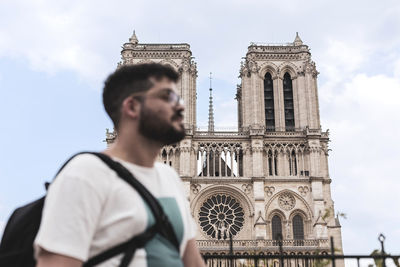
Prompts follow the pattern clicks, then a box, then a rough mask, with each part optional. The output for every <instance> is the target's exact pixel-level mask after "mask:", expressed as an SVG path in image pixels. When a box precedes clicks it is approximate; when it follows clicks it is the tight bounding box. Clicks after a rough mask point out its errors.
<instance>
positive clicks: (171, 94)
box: [132, 89, 184, 106]
mask: <svg viewBox="0 0 400 267" xmlns="http://www.w3.org/2000/svg"><path fill="white" fill-rule="evenodd" d="M132 96H133V97H144V96H146V97H155V98H160V99H162V100H164V101H165V102H168V103H170V104H173V105H174V106H176V105H182V106H183V104H184V101H183V99H182V98H181V97H180V96H179V95H178V94H177V93H176V92H175V91H172V90H170V89H164V90H160V91H158V92H157V93H154V94H148V95H146V92H143V93H137V94H132Z"/></svg>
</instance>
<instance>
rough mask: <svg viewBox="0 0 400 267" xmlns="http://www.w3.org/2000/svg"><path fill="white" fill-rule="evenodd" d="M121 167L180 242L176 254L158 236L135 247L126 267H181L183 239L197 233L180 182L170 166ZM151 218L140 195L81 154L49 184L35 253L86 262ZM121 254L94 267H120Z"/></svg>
mask: <svg viewBox="0 0 400 267" xmlns="http://www.w3.org/2000/svg"><path fill="white" fill-rule="evenodd" d="M115 160H117V161H119V162H120V163H122V164H123V165H124V166H125V167H126V168H127V169H128V170H129V171H131V172H132V174H133V175H134V176H135V177H136V178H137V179H138V180H139V181H140V182H141V183H142V184H143V185H144V186H145V187H146V188H147V189H148V190H149V191H150V192H151V193H152V194H153V196H155V197H156V198H157V199H158V200H159V202H160V203H161V205H162V207H163V209H164V212H165V213H166V214H167V216H168V218H169V220H170V222H171V224H172V226H173V228H174V230H175V234H176V236H177V238H178V241H179V244H180V252H179V255H178V252H177V251H176V249H175V248H174V246H173V245H172V244H171V243H170V242H169V241H167V240H166V239H165V238H164V237H162V236H160V235H159V234H157V235H156V236H155V237H154V238H153V239H152V240H150V241H149V242H148V243H147V244H146V246H145V247H144V248H142V249H137V250H136V252H135V255H134V258H133V260H132V262H131V264H130V265H129V266H140V267H142V266H143V267H147V266H174V267H176V266H183V264H182V260H181V258H182V256H183V253H184V249H185V247H186V244H187V241H188V240H189V239H193V238H194V237H195V234H196V226H195V223H194V221H193V218H192V217H191V214H190V209H189V205H188V204H189V203H188V201H187V199H186V197H185V195H184V191H183V186H182V182H181V180H180V178H179V176H178V174H177V173H176V172H175V170H173V169H172V168H171V167H169V166H167V165H165V164H162V163H155V165H154V167H153V168H146V167H141V166H138V165H134V164H131V163H128V162H124V161H121V160H119V159H115ZM154 222H155V219H154V217H153V215H152V213H151V211H150V209H149V207H148V205H147V204H146V203H145V202H144V201H143V200H142V198H141V197H140V195H139V194H138V193H137V192H136V190H135V189H133V188H132V187H131V186H130V185H129V184H127V183H126V182H125V181H123V180H122V179H121V178H120V177H118V176H117V174H116V173H115V172H114V171H113V170H111V169H110V168H109V167H108V166H107V165H106V164H104V163H103V162H102V161H101V160H100V159H99V158H97V157H96V156H94V155H90V154H82V155H79V156H77V157H75V158H74V159H72V160H71V161H70V163H68V165H67V166H66V167H65V168H64V169H63V170H62V171H61V172H60V174H59V175H58V176H57V178H56V179H55V181H54V182H53V183H52V184H51V186H50V188H49V190H48V193H47V197H46V201H45V205H44V209H43V217H42V221H41V225H40V229H39V232H38V234H37V236H36V239H35V242H34V247H35V255H36V256H37V255H38V252H39V250H40V249H41V248H43V249H45V250H47V251H50V252H53V253H56V254H61V255H65V256H69V257H73V258H76V259H79V260H81V261H87V260H88V259H89V258H91V257H93V256H95V255H98V254H99V253H100V252H103V251H105V250H107V249H108V248H111V247H113V246H115V245H118V244H120V243H122V242H124V241H126V240H128V239H130V238H132V237H133V236H135V235H137V234H140V233H142V232H143V231H144V230H145V229H147V228H148V227H150V226H151V225H153V224H154ZM121 258H122V255H119V256H116V257H114V258H112V259H110V260H107V261H105V262H104V263H102V264H100V265H98V266H102V267H106V266H119V263H120V259H121Z"/></svg>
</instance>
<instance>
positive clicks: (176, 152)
mask: <svg viewBox="0 0 400 267" xmlns="http://www.w3.org/2000/svg"><path fill="white" fill-rule="evenodd" d="M121 56H122V60H121V62H120V63H119V64H118V66H119V67H120V66H123V65H129V64H139V63H150V62H158V63H161V64H167V65H169V66H171V67H172V68H174V69H175V70H176V71H178V72H179V73H180V79H179V81H178V85H177V88H178V91H179V94H180V96H181V97H182V98H183V99H184V103H185V104H184V105H185V118H184V125H185V129H186V137H185V139H184V140H182V141H181V142H180V143H178V144H175V145H171V146H166V147H164V148H163V149H162V151H161V153H160V155H159V161H162V162H164V163H165V164H168V165H170V166H172V167H173V168H175V169H176V171H177V172H178V173H179V175H180V177H181V179H182V181H183V183H184V186H185V190H186V194H187V198H188V200H189V202H190V208H191V212H192V215H193V217H194V219H195V221H196V222H197V224H198V233H197V244H198V246H199V248H200V251H201V252H202V253H203V254H208V253H210V254H214V253H218V254H222V253H225V254H226V253H227V252H228V251H229V238H230V237H232V239H233V241H232V242H233V249H234V253H235V254H254V253H257V254H259V253H263V254H270V253H275V252H276V251H278V242H277V240H278V239H282V242H283V249H284V251H285V252H287V253H295V254H309V253H314V252H317V251H318V252H322V253H329V247H330V241H329V239H330V237H334V247H335V250H336V251H337V252H338V253H342V252H343V250H342V238H341V226H340V223H339V219H338V217H335V211H334V203H333V201H332V197H331V191H330V183H331V178H330V176H329V170H328V151H329V149H328V142H329V132H328V131H325V132H324V131H322V129H321V125H320V114H319V103H318V89H317V76H318V72H317V70H316V66H315V63H314V62H313V61H312V60H311V53H310V49H309V47H308V46H307V45H305V44H304V43H303V41H302V40H301V39H300V37H299V35H298V34H296V38H295V40H294V41H293V42H291V43H284V44H261V43H251V44H250V46H249V47H248V50H247V53H246V57H245V58H244V61H243V62H241V64H240V72H239V75H240V78H241V83H240V84H239V85H238V86H237V91H236V95H235V96H233V95H232V97H235V99H236V100H237V111H238V125H237V126H238V127H237V131H215V130H214V119H213V103H212V88H210V106H209V123H208V129H207V130H199V129H198V128H197V124H196V78H197V67H196V63H195V62H194V60H193V57H192V51H191V50H190V45H189V44H186V43H181V44H174V43H171V44H166V43H162V44H156V43H140V42H139V41H138V38H137V37H136V34H135V33H133V35H132V37H131V38H129V42H127V43H125V44H124V45H123V47H122V52H121ZM238 63H239V62H238ZM238 65H239V64H238ZM210 87H211V86H210ZM106 135H107V138H106V141H107V143H108V144H110V143H112V142H113V140H114V139H115V132H109V131H108V130H107V134H106Z"/></svg>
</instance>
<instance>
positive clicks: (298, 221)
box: [292, 214, 304, 240]
mask: <svg viewBox="0 0 400 267" xmlns="http://www.w3.org/2000/svg"><path fill="white" fill-rule="evenodd" d="M292 225H293V239H295V240H303V239H304V223H303V218H302V217H301V216H300V215H298V214H297V215H296V216H294V217H293V223H292Z"/></svg>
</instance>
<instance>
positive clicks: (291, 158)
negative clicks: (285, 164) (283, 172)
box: [287, 150, 297, 176]
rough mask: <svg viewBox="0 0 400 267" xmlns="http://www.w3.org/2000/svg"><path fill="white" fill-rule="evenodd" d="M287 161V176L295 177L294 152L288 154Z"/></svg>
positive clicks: (295, 161) (295, 158) (295, 163)
mask: <svg viewBox="0 0 400 267" xmlns="http://www.w3.org/2000/svg"><path fill="white" fill-rule="evenodd" d="M287 155H288V161H289V175H291V176H294V175H297V157H296V152H295V151H294V150H293V151H292V152H288V154H287Z"/></svg>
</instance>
